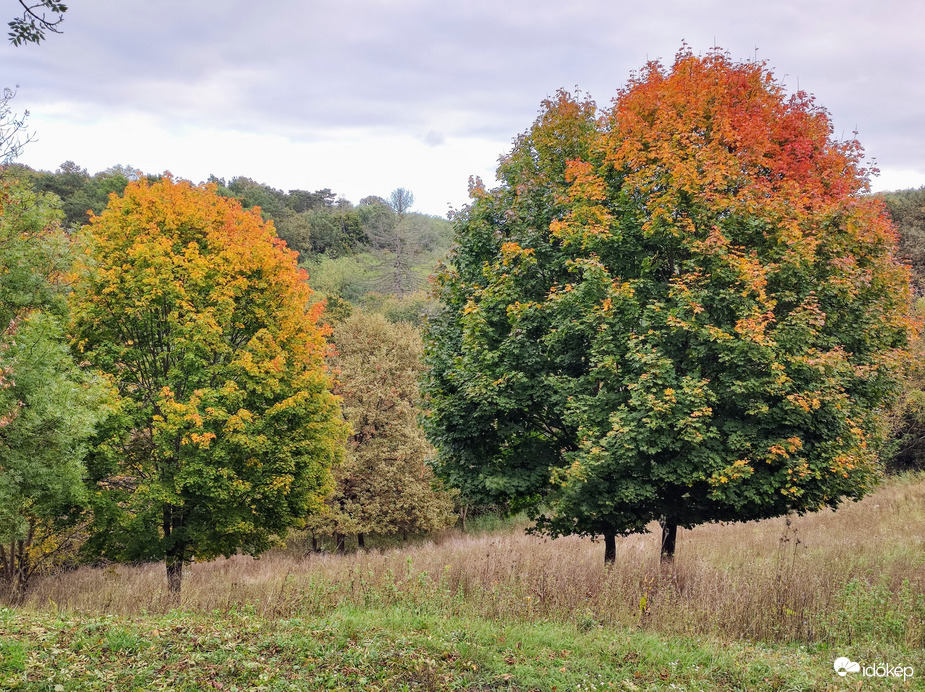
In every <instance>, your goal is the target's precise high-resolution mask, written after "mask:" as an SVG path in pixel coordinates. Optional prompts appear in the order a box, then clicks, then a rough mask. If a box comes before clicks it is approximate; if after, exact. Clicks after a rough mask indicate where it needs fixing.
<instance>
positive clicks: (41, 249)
mask: <svg viewBox="0 0 925 692" xmlns="http://www.w3.org/2000/svg"><path fill="white" fill-rule="evenodd" d="M59 216H60V212H57V211H56V210H55V208H54V206H53V204H52V201H51V199H50V198H49V196H48V195H38V194H35V193H34V192H31V191H29V190H28V189H27V188H26V187H25V185H24V184H23V183H22V182H19V183H16V182H12V181H10V180H8V179H6V177H4V178H3V179H2V180H0V327H2V328H0V582H2V587H3V588H2V591H3V592H4V594H5V595H7V596H8V597H11V598H15V597H17V596H19V595H21V594H22V593H23V591H24V590H25V588H26V587H27V585H28V581H29V579H30V577H31V576H32V574H34V573H35V571H36V570H37V569H39V568H40V567H43V566H45V565H46V564H47V563H49V562H51V561H54V560H55V559H57V558H58V557H59V555H60V552H61V549H62V548H64V547H65V546H66V545H67V541H66V540H65V538H66V536H67V534H68V532H69V530H70V529H72V528H73V527H74V526H75V524H77V523H78V522H79V518H80V512H81V510H82V509H83V508H84V507H85V506H86V497H85V492H84V484H83V482H84V476H85V475H86V469H85V466H84V457H85V453H86V447H87V441H88V439H89V438H90V436H91V435H92V434H93V433H94V431H95V429H96V426H97V425H98V424H99V423H100V422H102V420H103V419H104V418H106V416H107V415H108V413H109V411H110V409H111V406H112V403H113V402H112V397H111V396H110V395H109V387H108V386H107V385H106V384H105V383H104V382H103V380H101V379H100V378H99V377H96V376H94V375H92V374H91V373H89V372H86V371H83V370H82V369H81V368H79V367H78V366H77V364H76V363H74V361H73V359H72V358H71V355H70V354H69V352H68V348H67V342H66V340H65V338H64V333H63V330H62V326H61V325H62V322H63V319H64V308H65V304H64V300H63V294H64V289H65V286H64V285H63V283H62V282H61V281H60V277H61V273H62V272H63V270H64V269H65V268H66V261H67V250H68V246H67V241H66V239H65V238H64V235H63V233H62V232H61V229H60V226H59V223H58V218H59Z"/></svg>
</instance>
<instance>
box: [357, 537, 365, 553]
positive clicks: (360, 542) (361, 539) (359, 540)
mask: <svg viewBox="0 0 925 692" xmlns="http://www.w3.org/2000/svg"><path fill="white" fill-rule="evenodd" d="M357 548H359V549H360V550H366V536H365V535H364V534H362V533H358V534H357Z"/></svg>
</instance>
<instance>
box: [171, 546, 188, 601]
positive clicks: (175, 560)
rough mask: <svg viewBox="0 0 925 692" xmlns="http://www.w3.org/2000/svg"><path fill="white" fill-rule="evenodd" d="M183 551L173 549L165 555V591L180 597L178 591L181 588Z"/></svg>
mask: <svg viewBox="0 0 925 692" xmlns="http://www.w3.org/2000/svg"><path fill="white" fill-rule="evenodd" d="M184 552H185V551H184V550H183V549H182V548H179V549H173V550H171V551H170V553H168V554H167V559H166V562H167V590H168V591H169V592H170V593H172V594H176V595H177V596H179V595H180V589H181V588H182V587H183V561H184V557H185V556H184V555H183V553H184ZM171 553H172V554H171Z"/></svg>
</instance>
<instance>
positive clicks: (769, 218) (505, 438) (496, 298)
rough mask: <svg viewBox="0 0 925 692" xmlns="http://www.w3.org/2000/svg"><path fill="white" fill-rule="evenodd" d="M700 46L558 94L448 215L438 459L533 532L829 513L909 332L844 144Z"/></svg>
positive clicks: (871, 471)
mask: <svg viewBox="0 0 925 692" xmlns="http://www.w3.org/2000/svg"><path fill="white" fill-rule="evenodd" d="M829 132H830V127H829V125H828V119H827V115H826V114H825V112H824V111H823V110H822V109H820V108H819V107H817V106H816V105H815V104H814V103H813V102H812V100H811V99H809V98H807V97H805V96H802V95H800V96H798V97H793V98H787V97H786V95H785V94H784V92H783V89H782V88H781V87H780V86H779V85H777V84H776V83H775V82H774V80H773V78H772V76H771V75H770V73H768V72H767V71H766V70H765V68H764V66H763V65H761V64H755V63H734V62H732V61H731V60H730V59H729V58H728V56H727V55H726V54H724V53H722V52H721V51H718V50H717V51H714V52H712V53H710V54H708V55H707V56H706V57H703V58H698V57H694V56H693V55H691V54H690V53H688V52H685V51H682V52H681V53H680V54H679V56H678V59H677V61H676V63H675V64H674V66H673V67H672V68H671V69H665V68H663V67H662V66H661V65H659V64H657V63H652V64H650V65H648V66H647V67H646V69H645V70H644V71H643V72H642V73H640V75H638V76H636V77H634V78H633V79H632V80H631V82H630V84H629V85H628V86H627V87H626V88H625V89H624V90H622V91H621V92H620V94H619V96H618V98H617V99H616V100H615V102H614V104H613V107H612V108H610V109H609V110H608V111H606V112H604V113H603V114H601V116H600V117H599V118H598V119H597V120H595V119H594V109H593V106H592V104H591V102H589V101H587V100H582V99H581V98H572V97H571V96H569V95H568V94H566V93H564V92H561V93H560V94H559V95H558V98H557V99H556V100H553V101H549V102H546V103H545V104H544V112H543V113H542V114H541V115H540V117H539V118H538V119H537V121H536V123H535V124H534V126H533V127H532V128H531V130H530V131H528V132H527V133H525V134H524V135H522V136H521V137H519V138H518V139H517V140H516V142H515V146H514V149H513V151H512V152H511V154H509V155H508V156H507V157H505V159H504V161H503V162H502V165H501V166H500V167H499V176H500V178H501V181H502V184H501V186H500V187H499V188H497V189H495V190H491V191H485V190H483V189H480V190H477V193H478V194H477V195H476V196H475V199H474V201H473V203H472V205H471V206H470V207H469V208H468V209H467V210H466V211H465V212H464V213H463V214H461V215H460V216H459V218H458V221H457V242H458V249H457V251H456V254H455V256H454V257H453V261H452V265H451V266H448V267H446V268H445V269H444V270H443V271H442V273H441V274H440V276H439V278H438V286H439V295H440V298H441V300H442V302H443V305H444V311H443V313H442V314H441V315H440V316H439V318H438V319H437V320H436V321H435V322H434V323H433V325H432V326H431V328H430V331H429V333H428V335H427V360H428V363H429V364H430V366H431V368H432V369H431V371H430V376H429V380H428V382H427V383H426V386H425V389H426V392H427V394H428V397H429V399H428V403H429V405H430V407H431V409H432V415H431V416H430V418H429V420H428V425H429V434H430V437H431V440H432V441H433V442H434V443H435V444H436V445H437V446H438V448H439V449H440V461H439V464H440V469H441V472H442V473H443V474H444V476H445V477H446V478H448V479H450V480H451V481H452V482H453V483H457V484H459V486H460V487H462V488H463V489H464V491H465V492H466V493H467V494H471V495H472V496H473V497H480V498H482V499H484V500H485V501H499V500H516V499H523V498H531V502H532V501H535V500H538V499H540V498H542V502H543V505H544V507H545V509H543V510H541V509H540V506H539V505H538V504H537V505H536V506H535V507H534V514H535V515H536V516H537V519H538V521H539V526H540V527H541V528H543V529H545V530H547V531H549V532H551V533H552V534H567V533H579V534H591V535H594V534H601V533H625V532H632V531H641V530H644V527H645V525H646V524H647V523H648V522H650V521H652V520H656V519H660V520H664V521H666V522H667V523H668V524H676V525H682V526H691V525H693V524H696V523H699V522H703V521H715V520H736V519H751V518H760V517H767V516H774V515H776V514H780V513H786V512H789V511H798V512H802V511H811V510H815V509H818V508H820V507H823V506H834V505H836V504H837V503H838V502H839V501H840V500H841V499H842V498H844V497H849V498H857V497H860V496H861V495H863V494H864V493H865V492H866V491H867V490H868V489H869V488H870V487H871V486H872V485H873V483H874V482H875V480H876V476H877V472H878V464H879V461H878V457H877V452H878V449H879V446H880V444H881V442H882V437H881V435H882V430H883V426H882V424H881V423H880V421H879V418H880V417H881V416H882V412H883V410H884V408H885V407H886V406H887V405H888V404H889V401H890V399H891V397H892V396H893V395H894V394H895V391H896V389H897V378H898V372H899V366H900V363H901V361H902V358H903V350H902V349H903V348H904V347H905V345H906V343H907V340H908V338H909V336H910V334H911V330H912V326H913V325H912V321H911V320H910V317H909V289H908V280H907V276H906V272H905V271H904V269H903V268H902V267H901V266H900V265H899V264H898V263H897V262H896V260H895V258H894V255H893V253H894V246H893V241H892V238H893V232H892V229H891V228H890V225H889V221H888V219H887V218H886V217H885V216H884V214H883V211H882V208H881V207H880V206H879V205H877V204H876V203H874V202H872V201H871V200H870V199H869V198H863V197H860V196H859V195H858V192H859V191H861V190H863V189H865V185H866V177H865V176H866V171H865V170H864V168H863V166H862V163H861V154H860V148H859V145H857V143H856V142H837V141H834V140H832V139H831V137H830V135H829Z"/></svg>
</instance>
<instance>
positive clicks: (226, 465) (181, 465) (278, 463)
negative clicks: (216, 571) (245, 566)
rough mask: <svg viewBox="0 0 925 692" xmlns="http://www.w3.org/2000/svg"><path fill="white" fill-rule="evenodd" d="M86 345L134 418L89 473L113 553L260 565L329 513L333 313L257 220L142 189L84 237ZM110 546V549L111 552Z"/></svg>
mask: <svg viewBox="0 0 925 692" xmlns="http://www.w3.org/2000/svg"><path fill="white" fill-rule="evenodd" d="M80 241H81V244H82V254H81V256H80V257H79V258H78V260H77V262H76V267H75V270H74V290H73V294H72V319H73V325H72V327H73V333H74V335H75V336H74V338H75V345H76V347H77V348H78V349H79V351H80V352H81V353H83V355H84V357H85V358H86V359H88V360H89V361H90V362H92V363H93V364H94V365H95V366H96V367H98V368H100V369H101V370H103V371H104V372H106V373H108V374H109V375H111V376H112V377H113V378H114V380H115V382H116V384H117V385H118V388H119V391H120V393H121V395H122V397H123V398H124V399H125V405H124V414H123V418H122V420H121V421H120V422H119V425H118V426H117V427H116V428H115V429H114V431H113V434H112V436H111V438H110V440H109V442H108V447H107V449H108V453H101V454H99V455H97V456H96V457H95V458H94V461H93V463H92V464H91V473H92V475H93V476H94V477H95V479H96V480H97V482H98V484H99V486H100V488H101V489H102V490H104V491H105V492H103V493H102V494H101V495H100V497H103V498H105V501H101V502H100V504H99V506H98V507H97V512H96V514H97V519H98V522H99V524H100V527H99V528H100V529H101V531H100V532H99V533H98V540H97V543H98V545H99V547H100V549H101V550H104V551H105V552H106V554H108V555H110V556H111V557H115V558H121V559H161V558H163V559H165V560H166V565H167V577H168V584H169V587H170V590H171V591H174V592H177V591H179V589H180V586H181V580H182V575H183V565H184V564H185V563H188V562H189V561H190V560H191V559H193V558H197V559H212V558H215V557H217V556H219V555H225V556H229V555H232V554H234V553H236V552H239V551H240V552H245V553H248V554H252V555H256V554H259V553H260V552H262V551H263V550H265V549H266V548H268V547H269V546H270V545H272V544H273V542H274V541H275V540H276V539H278V538H279V537H281V536H283V535H284V534H285V533H286V531H287V529H288V528H289V527H291V526H293V525H295V524H297V523H300V522H301V521H302V520H304V518H305V517H306V516H308V515H310V514H311V513H312V512H314V511H316V510H318V509H319V508H320V507H321V505H322V503H323V499H324V496H325V494H326V493H327V492H328V490H329V489H330V486H331V473H330V469H331V467H332V466H333V465H334V464H335V463H336V462H337V461H338V459H339V457H340V455H341V453H342V449H343V442H344V438H345V435H346V425H345V423H344V422H343V419H342V417H341V415H340V412H339V407H338V403H337V400H336V398H335V396H334V395H333V394H332V392H331V380H330V378H329V376H328V374H327V372H326V370H325V364H324V356H325V352H326V344H325V339H324V334H323V329H322V328H321V326H319V324H318V319H319V316H320V310H321V307H320V305H318V304H316V305H314V306H312V307H310V306H309V304H310V297H311V291H310V289H309V288H308V286H307V284H306V281H305V279H306V277H305V274H304V272H303V271H301V270H299V269H298V268H297V267H296V261H295V253H294V252H291V251H289V250H287V249H286V247H285V244H284V243H282V241H280V240H279V239H278V238H277V237H276V234H275V232H274V230H273V226H272V224H270V223H265V222H263V221H262V220H261V218H260V215H259V210H252V211H244V210H243V209H242V208H241V206H240V204H239V203H238V202H237V201H235V200H232V199H229V198H225V197H221V196H219V195H218V194H216V192H215V190H214V188H213V187H211V186H202V187H197V186H194V185H191V184H189V183H187V182H182V181H181V182H174V181H173V180H172V179H171V178H170V177H169V176H168V177H166V178H164V179H163V180H161V181H159V182H156V183H153V184H151V183H148V182H146V181H144V180H140V181H137V182H134V183H132V184H130V185H129V186H128V187H127V188H126V190H125V193H124V195H123V196H122V197H113V198H112V199H111V200H110V202H109V206H108V207H107V208H106V209H105V210H104V211H103V212H102V213H101V214H100V215H99V216H94V217H93V218H92V219H91V223H90V224H89V225H88V226H86V227H85V228H84V229H83V231H82V236H81V239H80ZM101 537H104V538H105V540H102V538H101Z"/></svg>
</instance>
